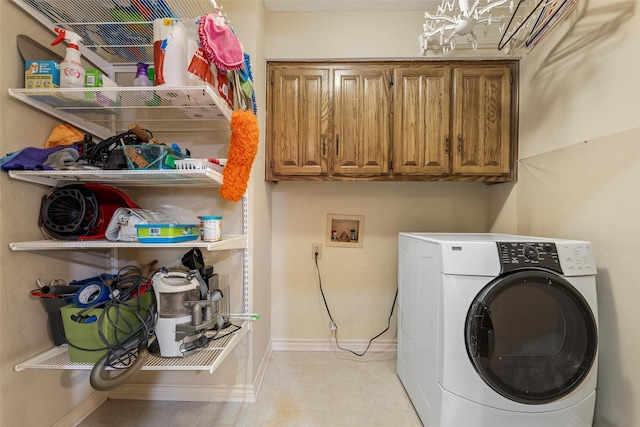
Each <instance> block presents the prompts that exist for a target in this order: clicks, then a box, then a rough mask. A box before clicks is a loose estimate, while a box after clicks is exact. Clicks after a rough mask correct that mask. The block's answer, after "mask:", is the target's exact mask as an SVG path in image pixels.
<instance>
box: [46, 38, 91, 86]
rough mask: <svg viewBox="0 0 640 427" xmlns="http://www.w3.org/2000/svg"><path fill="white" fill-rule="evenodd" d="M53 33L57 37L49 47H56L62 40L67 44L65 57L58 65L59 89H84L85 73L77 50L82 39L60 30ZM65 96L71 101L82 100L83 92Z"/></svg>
mask: <svg viewBox="0 0 640 427" xmlns="http://www.w3.org/2000/svg"><path fill="white" fill-rule="evenodd" d="M54 31H55V32H56V33H58V37H57V38H56V39H55V40H54V41H53V42H51V46H55V45H57V44H58V43H60V42H61V41H62V40H64V41H65V42H66V43H67V55H66V56H65V58H64V60H63V61H62V63H61V64H60V87H61V88H84V76H85V71H84V68H83V67H82V63H81V62H80V61H81V60H80V51H79V50H78V42H80V40H82V38H81V37H80V36H79V35H77V34H76V33H74V32H72V31H67V30H63V29H62V28H57V27H56V28H54ZM66 96H67V97H68V98H73V99H84V92H81V91H79V92H70V93H69V94H66Z"/></svg>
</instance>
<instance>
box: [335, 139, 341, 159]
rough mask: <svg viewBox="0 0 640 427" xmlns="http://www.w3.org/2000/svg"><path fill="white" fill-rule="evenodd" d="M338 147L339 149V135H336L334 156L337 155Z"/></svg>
mask: <svg viewBox="0 0 640 427" xmlns="http://www.w3.org/2000/svg"><path fill="white" fill-rule="evenodd" d="M339 149H340V135H336V156H337V155H338V150H339Z"/></svg>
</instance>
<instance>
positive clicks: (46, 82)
mask: <svg viewBox="0 0 640 427" xmlns="http://www.w3.org/2000/svg"><path fill="white" fill-rule="evenodd" d="M24 87H25V88H27V89H49V88H55V87H60V63H58V62H56V61H25V63H24Z"/></svg>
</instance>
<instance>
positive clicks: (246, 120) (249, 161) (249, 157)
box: [220, 110, 260, 202]
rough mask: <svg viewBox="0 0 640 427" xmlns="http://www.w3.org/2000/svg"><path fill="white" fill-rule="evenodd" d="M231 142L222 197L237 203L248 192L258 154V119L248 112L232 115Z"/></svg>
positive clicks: (241, 111)
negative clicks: (250, 177)
mask: <svg viewBox="0 0 640 427" xmlns="http://www.w3.org/2000/svg"><path fill="white" fill-rule="evenodd" d="M230 126H231V140H230V144H229V154H228V155H227V164H226V165H225V167H224V169H223V170H222V176H223V182H222V187H220V195H221V196H222V197H223V198H225V199H226V200H231V201H233V202H237V201H238V200H240V199H241V198H242V196H243V195H244V193H245V192H246V191H247V184H248V182H249V176H250V175H251V166H252V165H253V160H254V159H255V157H256V154H257V153H258V139H259V134H260V133H259V131H258V118H257V117H256V116H255V114H253V112H251V111H248V110H236V111H234V112H233V113H232V114H231V125H230Z"/></svg>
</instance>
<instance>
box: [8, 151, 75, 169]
mask: <svg viewBox="0 0 640 427" xmlns="http://www.w3.org/2000/svg"><path fill="white" fill-rule="evenodd" d="M64 148H69V147H68V146H63V145H61V146H57V147H52V148H35V147H27V148H24V149H22V150H19V151H15V152H13V153H9V154H7V155H6V156H5V157H4V158H2V159H0V167H1V168H2V170H3V171H10V170H52V169H53V168H52V167H49V166H45V165H44V162H46V161H47V159H48V158H49V155H51V154H53V153H55V152H56V151H60V150H62V149H64Z"/></svg>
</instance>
